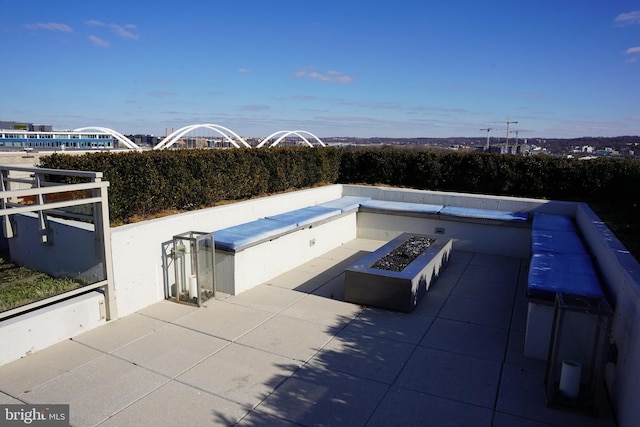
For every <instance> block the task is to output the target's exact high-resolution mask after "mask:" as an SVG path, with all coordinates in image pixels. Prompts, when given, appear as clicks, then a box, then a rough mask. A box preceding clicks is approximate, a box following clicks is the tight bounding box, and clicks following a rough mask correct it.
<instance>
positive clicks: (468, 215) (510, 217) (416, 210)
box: [360, 200, 529, 224]
mask: <svg viewBox="0 0 640 427" xmlns="http://www.w3.org/2000/svg"><path fill="white" fill-rule="evenodd" d="M360 210H361V211H362V212H373V213H389V214H397V215H404V216H433V217H450V218H451V219H461V220H471V221H473V222H476V221H477V220H492V221H505V222H513V223H522V224H527V223H528V222H529V214H528V213H526V212H509V211H500V210H495V209H477V208H465V207H460V206H444V205H433V204H426V203H410V202H394V201H388V200H369V201H366V202H362V203H361V204H360ZM442 219H449V218H442Z"/></svg>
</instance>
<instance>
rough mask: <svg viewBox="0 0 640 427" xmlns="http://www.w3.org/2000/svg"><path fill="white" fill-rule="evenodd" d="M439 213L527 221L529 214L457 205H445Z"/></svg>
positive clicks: (462, 216)
mask: <svg viewBox="0 0 640 427" xmlns="http://www.w3.org/2000/svg"><path fill="white" fill-rule="evenodd" d="M440 215H443V216H444V215H446V216H455V217H461V218H477V219H493V220H498V221H508V222H527V221H528V220H529V214H528V213H525V212H507V211H497V210H493V209H475V208H461V207H458V206H446V207H444V208H443V209H442V210H441V211H440Z"/></svg>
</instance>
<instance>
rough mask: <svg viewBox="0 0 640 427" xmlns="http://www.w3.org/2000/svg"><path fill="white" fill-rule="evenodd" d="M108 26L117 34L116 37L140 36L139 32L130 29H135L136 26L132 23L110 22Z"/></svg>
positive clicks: (131, 38) (133, 37)
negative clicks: (119, 23)
mask: <svg viewBox="0 0 640 427" xmlns="http://www.w3.org/2000/svg"><path fill="white" fill-rule="evenodd" d="M109 27H111V32H113V34H115V35H117V36H118V37H122V38H123V39H130V40H138V39H139V38H140V35H139V34H136V33H134V32H132V31H131V30H135V29H136V26H135V25H133V24H127V25H118V24H111V25H110V26H109Z"/></svg>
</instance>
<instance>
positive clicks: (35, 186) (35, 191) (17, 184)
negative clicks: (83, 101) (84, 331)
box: [0, 165, 117, 320]
mask: <svg viewBox="0 0 640 427" xmlns="http://www.w3.org/2000/svg"><path fill="white" fill-rule="evenodd" d="M0 175H1V177H0V218H2V222H3V224H2V226H3V227H2V230H3V233H4V236H5V237H6V238H7V239H19V238H20V237H19V236H18V234H17V230H16V227H15V221H14V220H15V216H17V215H25V214H29V213H35V214H37V216H38V226H39V230H40V242H37V243H36V244H42V245H52V246H55V245H56V243H55V242H53V240H52V236H51V234H50V232H51V230H50V228H49V227H50V225H49V219H48V216H52V217H53V216H55V217H61V218H65V219H73V220H80V221H83V222H85V223H87V222H88V223H92V224H93V233H94V236H95V240H96V244H97V248H98V254H99V257H100V258H101V262H102V266H103V270H104V271H103V274H102V276H101V277H100V279H101V280H98V281H97V282H95V283H91V284H88V285H85V286H82V287H80V288H77V289H74V290H71V291H67V292H64V293H61V294H58V295H55V296H52V297H49V298H45V299H42V300H38V301H34V302H31V303H28V304H25V305H22V306H19V307H16V308H13V309H9V310H5V311H2V312H0V320H1V319H3V318H7V317H10V316H14V315H16V314H20V313H23V312H26V311H29V310H32V309H35V308H38V307H42V306H44V305H48V304H51V303H53V302H56V301H59V300H62V299H66V298H69V297H72V296H75V295H78V294H82V293H86V292H89V291H93V290H96V289H99V290H102V291H103V292H104V295H105V305H106V307H105V308H106V313H105V314H106V319H107V320H111V319H115V318H116V317H117V309H116V301H115V289H114V284H113V261H112V255H111V238H110V235H109V233H110V228H109V203H108V194H107V189H108V187H109V183H108V182H107V181H102V172H90V171H72V170H60V169H45V168H35V167H28V166H19V165H0ZM48 176H63V177H74V178H84V179H86V180H88V181H89V182H83V183H77V184H61V183H56V182H53V181H47V180H46V178H47V177H48ZM48 195H49V196H50V197H47V196H48ZM80 205H91V206H92V209H91V210H90V211H91V212H90V213H82V212H80V213H78V212H75V213H74V212H68V211H65V210H64V209H65V208H67V209H68V208H69V207H73V206H80ZM29 243H30V244H32V243H31V242H29ZM56 250H64V247H60V248H56ZM27 267H28V265H27Z"/></svg>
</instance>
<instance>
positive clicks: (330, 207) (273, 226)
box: [214, 196, 369, 252]
mask: <svg viewBox="0 0 640 427" xmlns="http://www.w3.org/2000/svg"><path fill="white" fill-rule="evenodd" d="M364 200H369V198H368V197H353V196H348V197H343V198H341V199H336V200H332V201H330V202H325V203H322V204H319V205H316V206H308V207H304V208H300V209H296V210H293V211H289V212H284V213H281V214H277V215H271V216H267V217H264V218H260V219H257V220H254V221H250V222H246V223H244V224H238V225H234V226H232V227H227V228H224V229H221V230H218V231H215V232H214V240H215V245H216V249H218V250H226V251H231V252H239V251H242V250H244V249H247V248H250V247H252V246H255V245H258V244H260V243H263V242H266V241H270V240H273V239H277V238H278V237H281V236H283V235H285V234H289V233H292V232H294V231H297V230H300V229H302V228H307V227H313V226H317V225H320V224H322V223H324V222H326V221H330V220H332V219H335V218H337V217H339V216H340V215H343V214H347V213H350V212H353V211H354V210H355V209H357V206H358V204H359V203H360V202H361V201H364Z"/></svg>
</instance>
